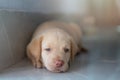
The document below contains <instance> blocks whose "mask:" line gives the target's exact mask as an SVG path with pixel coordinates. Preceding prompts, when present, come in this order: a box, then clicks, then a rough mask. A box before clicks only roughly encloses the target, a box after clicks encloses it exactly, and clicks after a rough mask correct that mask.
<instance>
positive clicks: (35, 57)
mask: <svg viewBox="0 0 120 80" xmlns="http://www.w3.org/2000/svg"><path fill="white" fill-rule="evenodd" d="M42 40H43V36H41V37H37V38H34V39H33V40H32V41H31V42H30V43H29V45H28V46H27V56H28V58H30V59H31V61H32V63H33V65H34V66H35V67H36V68H41V67H42V62H41V43H42Z"/></svg>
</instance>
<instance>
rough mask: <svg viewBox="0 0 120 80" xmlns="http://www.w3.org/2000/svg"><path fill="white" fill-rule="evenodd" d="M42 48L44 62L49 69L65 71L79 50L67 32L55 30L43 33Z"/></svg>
mask: <svg viewBox="0 0 120 80" xmlns="http://www.w3.org/2000/svg"><path fill="white" fill-rule="evenodd" d="M40 50H41V58H42V63H43V65H44V66H45V67H46V68H47V69H48V70H49V71H52V72H65V71H67V69H68V68H69V66H68V63H69V61H71V60H72V59H73V58H74V54H75V53H76V52H77V46H76V44H75V42H74V41H73V40H72V38H71V37H70V35H68V34H67V33H66V32H64V31H60V30H55V31H49V32H47V33H45V34H43V40H42V43H41V49H40Z"/></svg>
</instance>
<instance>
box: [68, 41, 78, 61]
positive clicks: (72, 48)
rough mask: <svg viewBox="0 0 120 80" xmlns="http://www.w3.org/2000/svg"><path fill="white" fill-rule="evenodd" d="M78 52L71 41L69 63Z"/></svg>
mask: <svg viewBox="0 0 120 80" xmlns="http://www.w3.org/2000/svg"><path fill="white" fill-rule="evenodd" d="M77 52H78V46H77V45H76V43H75V42H74V41H73V40H71V57H70V62H71V61H73V60H74V57H75V55H76V54H77Z"/></svg>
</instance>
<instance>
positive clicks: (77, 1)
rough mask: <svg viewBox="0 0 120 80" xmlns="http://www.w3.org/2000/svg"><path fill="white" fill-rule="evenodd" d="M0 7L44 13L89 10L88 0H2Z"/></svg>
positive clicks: (85, 11)
mask: <svg viewBox="0 0 120 80" xmlns="http://www.w3.org/2000/svg"><path fill="white" fill-rule="evenodd" d="M0 9H9V10H17V11H27V12H42V13H48V14H49V13H81V14H85V13H87V11H88V3H87V0H0Z"/></svg>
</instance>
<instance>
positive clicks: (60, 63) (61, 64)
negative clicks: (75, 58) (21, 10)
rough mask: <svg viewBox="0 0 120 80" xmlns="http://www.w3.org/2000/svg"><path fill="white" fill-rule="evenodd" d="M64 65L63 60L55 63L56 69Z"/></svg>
mask: <svg viewBox="0 0 120 80" xmlns="http://www.w3.org/2000/svg"><path fill="white" fill-rule="evenodd" d="M63 65H64V61H63V60H56V61H55V66H56V67H58V68H59V67H62V66H63Z"/></svg>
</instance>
